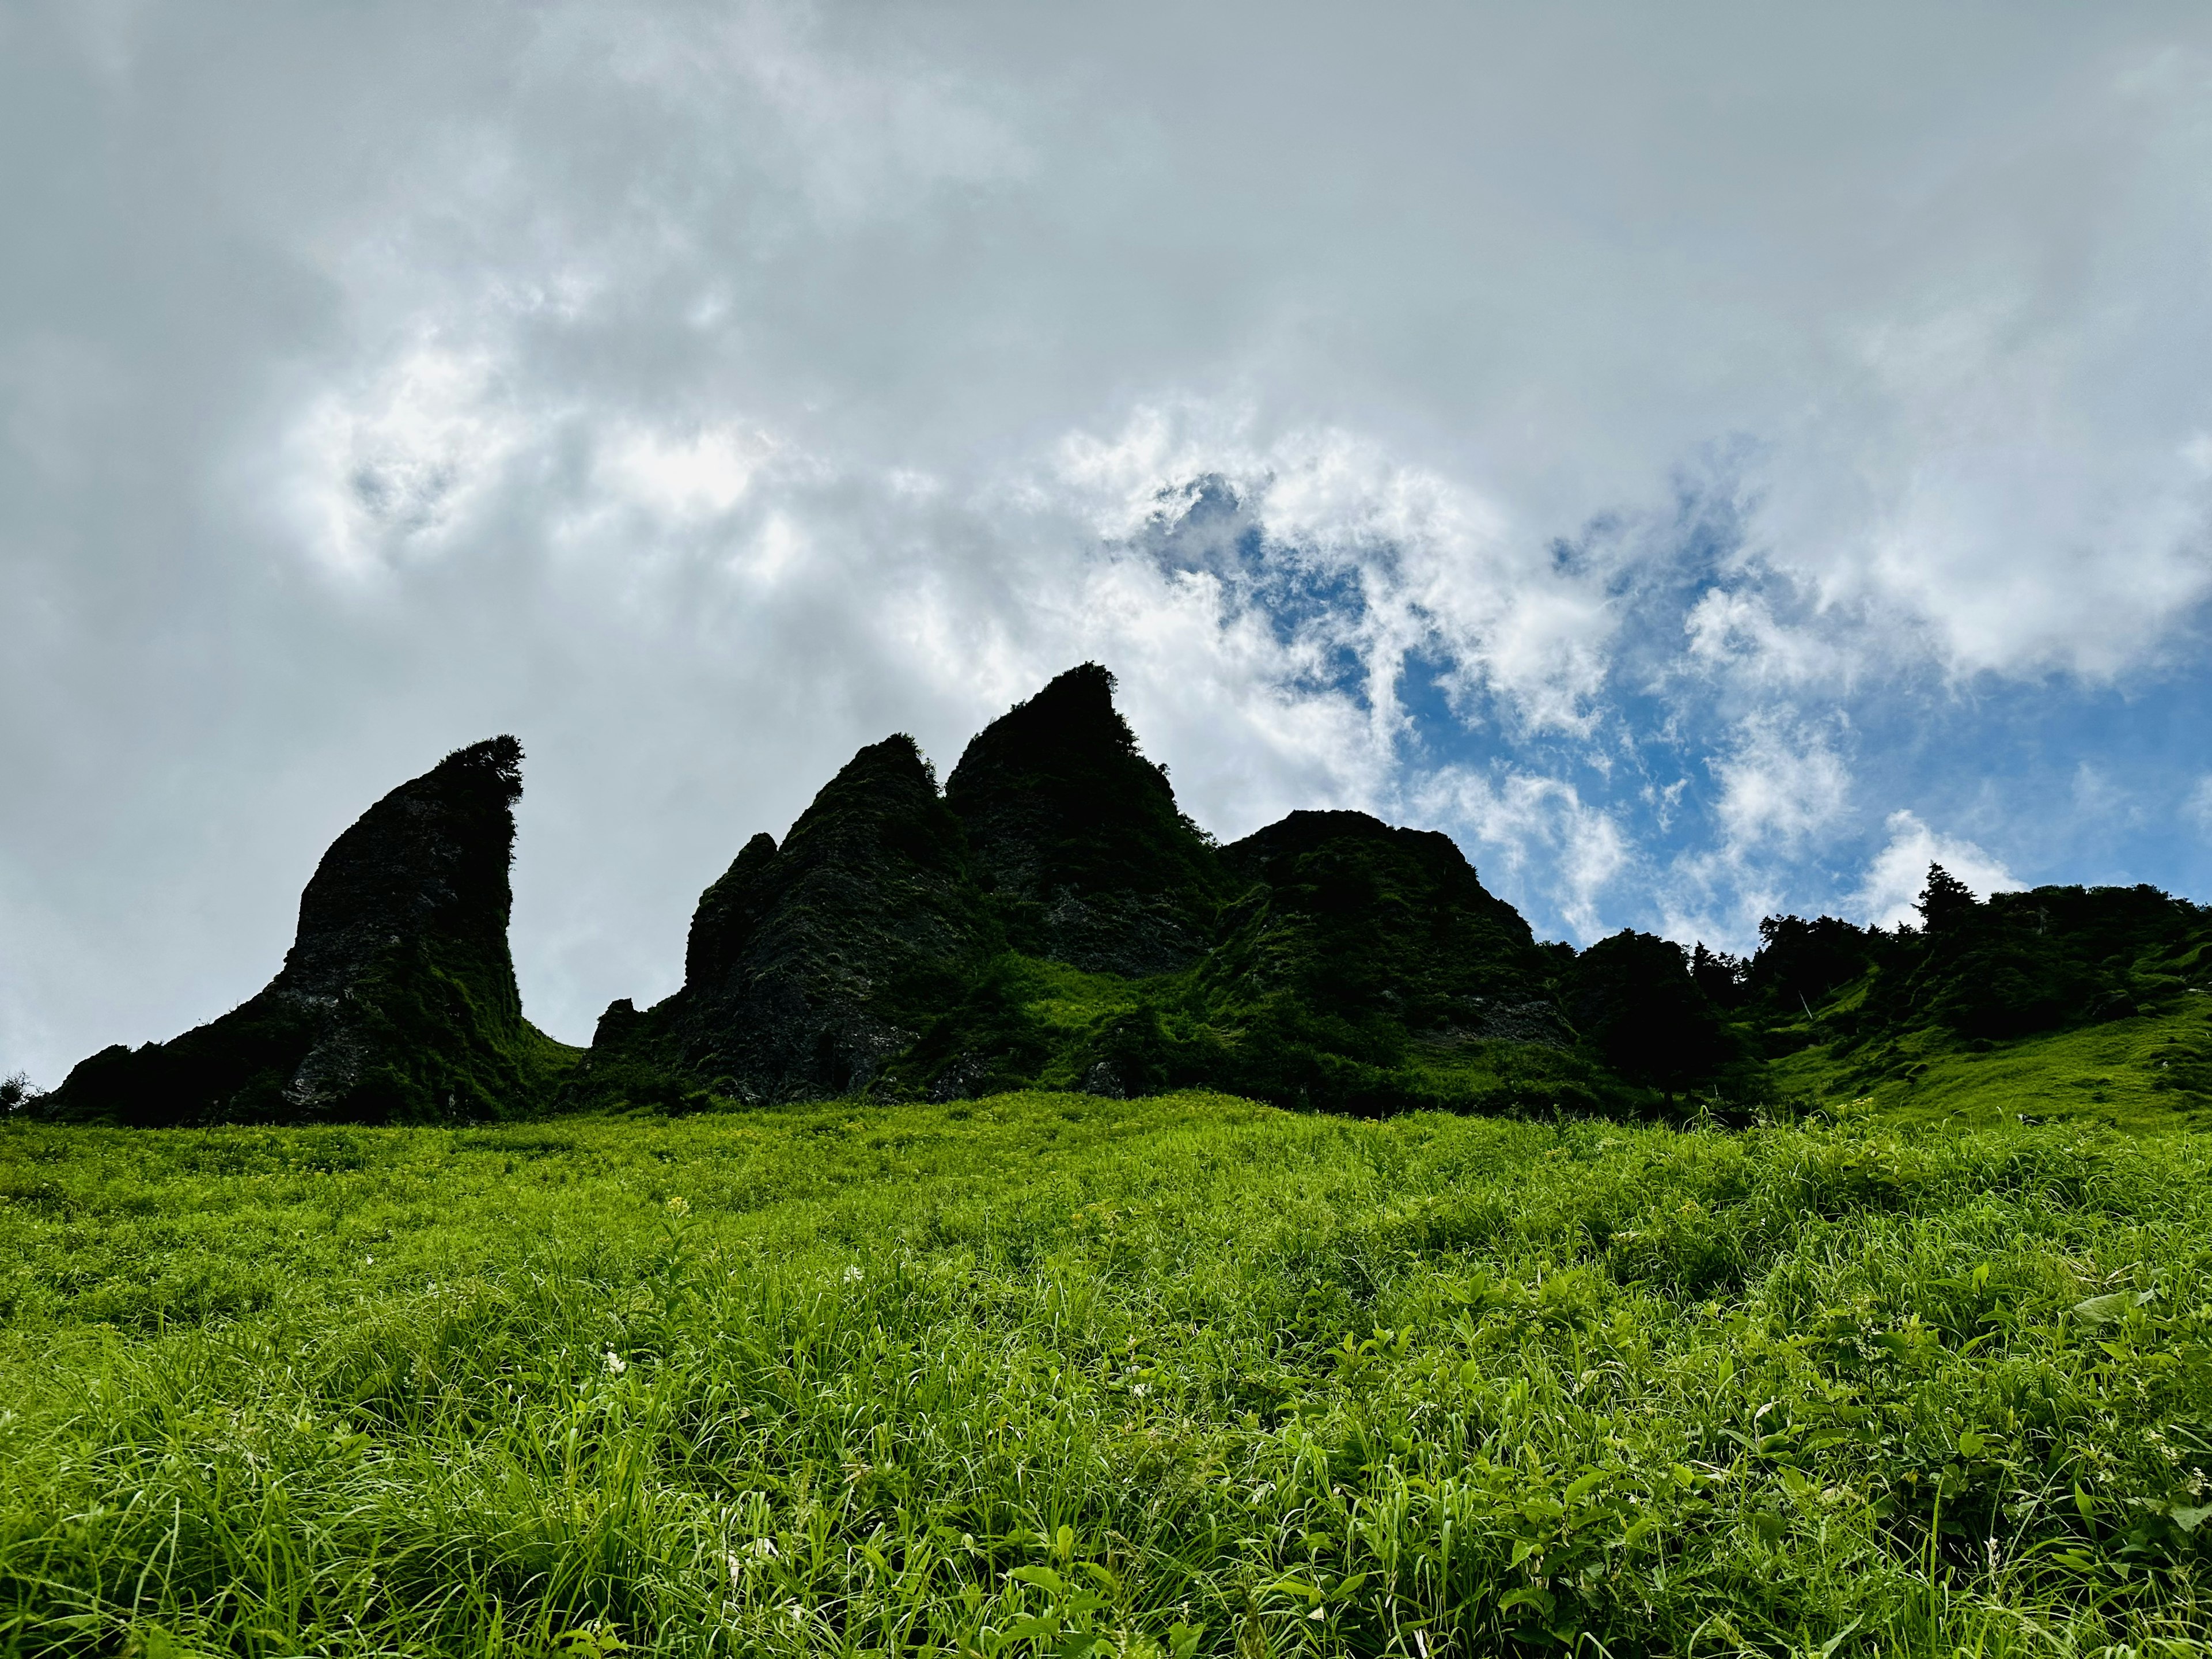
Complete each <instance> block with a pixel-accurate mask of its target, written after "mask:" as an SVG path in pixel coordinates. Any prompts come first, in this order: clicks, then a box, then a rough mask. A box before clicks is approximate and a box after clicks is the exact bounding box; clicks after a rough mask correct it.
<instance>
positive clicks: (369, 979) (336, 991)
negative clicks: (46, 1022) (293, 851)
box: [40, 737, 574, 1124]
mask: <svg viewBox="0 0 2212 1659" xmlns="http://www.w3.org/2000/svg"><path fill="white" fill-rule="evenodd" d="M521 793H522V745H521V744H519V743H518V742H516V741H515V739H514V738H511V737H500V738H489V739H488V740H486V741H485V742H483V743H478V744H471V745H470V746H469V747H468V748H465V749H459V750H454V751H453V753H452V754H450V755H448V756H447V757H446V758H445V759H444V760H442V761H441V762H440V763H438V764H437V765H436V766H435V767H434V768H432V769H430V770H429V771H428V772H426V773H425V774H423V775H422V776H421V777H419V778H416V779H415V780H413V781H411V782H408V783H404V784H402V785H400V786H399V787H398V788H397V789H394V790H393V791H392V793H390V794H388V795H386V796H385V797H384V799H381V800H380V801H378V802H377V803H376V805H374V806H372V807H370V808H369V809H368V811H366V812H364V813H363V814H362V817H361V818H360V820H359V821H358V822H356V823H355V824H354V825H353V827H352V828H351V829H348V830H347V831H346V832H345V833H344V834H343V835H342V836H339V837H338V838H337V841H335V842H332V843H331V848H330V850H329V851H328V852H327V853H325V854H324V855H323V859H322V862H321V863H320V864H319V865H318V866H316V869H315V873H314V876H313V878H312V879H311V880H310V881H309V882H308V883H307V890H306V891H305V892H304V893H302V894H301V898H300V925H299V930H298V933H297V934H296V936H295V939H294V942H293V945H292V949H291V951H289V954H288V955H287V956H286V957H285V959H284V966H283V969H282V971H280V972H279V973H278V974H277V975H276V978H275V979H274V980H273V981H270V984H269V986H268V987H267V988H266V989H264V991H262V992H261V993H260V994H258V995H257V996H255V997H253V998H252V1000H249V1001H247V1002H246V1003H245V1004H243V1005H242V1006H240V1007H238V1008H236V1009H234V1010H233V1011H232V1012H229V1013H228V1014H225V1015H223V1016H222V1018H220V1019H216V1020H214V1021H212V1022H210V1024H206V1025H203V1026H200V1027H198V1028H197V1029H196V1030H191V1031H187V1032H185V1034H184V1035H183V1036H179V1037H178V1038H176V1039H174V1040H173V1041H172V1042H162V1043H148V1044H146V1045H145V1046H144V1047H143V1048H137V1049H130V1048H122V1047H116V1048H106V1049H103V1050H102V1051H101V1052H100V1053H99V1054H94V1055H93V1056H92V1057H91V1058H90V1059H88V1060H85V1061H83V1062H82V1064H80V1065H79V1066H77V1067H76V1069H75V1070H74V1071H72V1072H71V1073H70V1075H69V1078H68V1079H67V1080H66V1081H64V1083H63V1085H62V1086H61V1087H60V1088H59V1089H58V1090H56V1091H54V1092H53V1093H52V1095H50V1096H48V1097H46V1098H45V1099H44V1100H43V1101H42V1102H41V1103H40V1105H41V1109H43V1110H44V1111H45V1112H46V1113H47V1114H49V1115H54V1116H58V1117H69V1118H106V1119H113V1120H116V1121H122V1122H127V1123H141V1124H155V1123H197V1122H210V1121H268V1122H301V1121H327V1120H348V1121H428V1120H435V1119H448V1118H450V1119H463V1118H484V1117H504V1116H515V1115H522V1114H525V1113H527V1112H530V1111H532V1110H535V1109H538V1107H540V1106H541V1105H542V1104H544V1100H545V1098H546V1096H547V1094H548V1092H549V1090H550V1085H551V1083H552V1080H553V1079H554V1077H555V1075H556V1073H558V1072H559V1071H561V1070H562V1069H563V1068H564V1066H566V1064H567V1063H568V1061H569V1060H572V1059H573V1056H574V1051H573V1050H568V1049H565V1048H562V1046H561V1045H560V1044H558V1043H556V1042H553V1041H552V1040H551V1039H550V1038H549V1037H547V1036H544V1034H543V1033H541V1032H539V1031H538V1030H535V1029H534V1028H533V1027H532V1026H531V1025H530V1024H529V1023H528V1022H527V1021H526V1020H525V1019H524V1018H523V1017H522V1001H521V998H520V994H518V993H517V991H516V988H515V982H514V966H513V959H512V958H511V957H510V956H509V954H508V951H507V919H508V914H509V912H510V911H511V909H512V908H513V894H512V890H511V889H510V887H509V884H508V878H507V871H508V866H509V864H510V862H511V861H512V860H513V849H514V803H515V801H516V799H518V798H520V795H521Z"/></svg>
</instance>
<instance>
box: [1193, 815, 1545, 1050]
mask: <svg viewBox="0 0 2212 1659" xmlns="http://www.w3.org/2000/svg"><path fill="white" fill-rule="evenodd" d="M1222 861H1223V863H1224V864H1225V866H1227V867H1228V868H1229V869H1230V870H1231V871H1232V872H1235V873H1236V874H1237V876H1239V877H1240V878H1243V879H1244V880H1245V881H1248V882H1250V883H1254V884H1256V886H1255V889H1254V890H1252V891H1251V892H1250V893H1249V894H1248V896H1246V897H1245V898H1244V899H1243V900H1241V901H1240V902H1239V903H1238V905H1237V913H1236V923H1237V925H1236V927H1235V928H1234V931H1233V932H1232V933H1231V935H1230V937H1229V938H1228V939H1226V940H1225V942H1224V944H1223V945H1222V947H1221V949H1220V950H1219V951H1217V952H1216V953H1215V955H1214V957H1213V958H1212V960H1210V961H1209V962H1208V963H1206V970H1205V975H1204V978H1205V979H1206V981H1207V983H1208V984H1209V986H1211V987H1218V989H1219V990H1220V991H1221V992H1223V993H1230V994H1234V995H1236V996H1237V997H1238V998H1240V999H1243V1000H1260V999H1264V998H1266V997H1268V996H1271V995H1275V994H1290V995H1291V996H1293V997H1295V998H1296V999H1297V1000H1298V1001H1299V1002H1300V1003H1301V1004H1302V1005H1303V1006H1305V1007H1307V1008H1309V1009H1311V1010H1313V1011H1315V1012H1319V1013H1322V1014H1327V1015H1331V1016H1334V1017H1337V1018H1344V1019H1348V1020H1352V1021H1354V1022H1358V1021H1368V1020H1374V1019H1382V1020H1385V1021H1388V1022H1389V1023H1390V1024H1394V1025H1396V1026H1398V1027H1401V1028H1402V1029H1403V1030H1405V1031H1406V1032H1407V1033H1409V1034H1413V1035H1418V1036H1428V1037H1431V1038H1432V1039H1437V1040H1442V1041H1444V1042H1451V1041H1471V1040H1474V1039H1476V1038H1497V1039H1500V1040H1504V1041H1510V1042H1547V1043H1553V1044H1561V1043H1565V1042H1571V1040H1572V1038H1571V1034H1570V1033H1569V1032H1568V1030H1567V1029H1566V1027H1565V1023H1564V1022H1563V1021H1562V1020H1561V1019H1560V1018H1559V1011H1558V1009H1557V1007H1556V1006H1553V1002H1552V1000H1551V998H1550V996H1549V994H1547V990H1546V986H1545V972H1544V963H1543V959H1542V957H1541V956H1540V955H1539V954H1538V952H1537V950H1536V946H1535V941H1534V938H1533V936H1532V935H1531V934H1530V933H1529V931H1528V923H1527V922H1526V921H1523V920H1522V916H1521V914H1520V912H1518V911H1517V910H1516V909H1514V908H1513V907H1512V906H1511V905H1510V904H1508V903H1506V902H1504V900H1503V899H1500V898H1498V897H1495V896H1492V894H1491V892H1490V891H1489V890H1487V889H1486V888H1485V887H1484V886H1483V884H1482V883H1481V881H1480V879H1479V878H1477V877H1476V875H1475V872H1474V866H1473V865H1471V864H1469V863H1468V861H1467V858H1466V855H1465V854H1462V852H1461V851H1460V849H1459V846H1458V843H1457V842H1454V841H1453V840H1452V839H1451V837H1450V836H1444V835H1439V834H1437V832H1436V831H1434V830H1429V829H1395V828H1393V827H1392V826H1390V825H1389V824H1386V823H1383V822H1382V821H1381V820H1379V819H1377V818H1374V817H1369V816H1368V815H1367V814H1366V813H1364V812H1305V811H1301V812H1293V813H1291V815H1290V816H1289V817H1285V818H1284V819H1282V820H1281V821H1280V822H1279V823H1271V824H1269V825H1268V826H1267V828H1266V829H1261V830H1258V831H1256V832H1255V833H1254V834H1252V835H1249V836H1246V837H1245V838H1244V839H1243V840H1242V841H1240V842H1234V843H1232V844H1231V845H1230V846H1228V847H1226V848H1223V849H1222Z"/></svg>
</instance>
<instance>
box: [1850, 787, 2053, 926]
mask: <svg viewBox="0 0 2212 1659" xmlns="http://www.w3.org/2000/svg"><path fill="white" fill-rule="evenodd" d="M1886 827H1887V829H1888V831H1889V843H1888V845H1887V846H1886V847H1884V848H1882V849H1881V852H1880V853H1878V854H1875V858H1874V861H1873V863H1872V864H1870V865H1869V866H1868V867H1867V873H1866V880H1865V881H1864V883H1863V884H1862V885H1861V886H1860V888H1859V890H1858V891H1857V893H1856V894H1854V895H1853V896H1852V902H1853V903H1854V904H1855V905H1856V906H1857V910H1858V914H1859V915H1861V916H1862V917H1863V918H1864V919H1865V921H1867V922H1868V924H1869V925H1870V926H1872V927H1896V926H1898V925H1899V923H1900V922H1913V923H1915V924H1916V925H1917V913H1916V912H1915V911H1914V909H1913V908H1912V907H1913V903H1914V902H1915V901H1916V900H1917V899H1918V898H1919V896H1920V895H1921V893H1922V892H1923V890H1925V889H1926V887H1927V885H1928V866H1929V865H1931V864H1940V865H1942V866H1943V867H1944V868H1945V869H1946V870H1948V871H1949V872H1951V873H1952V874H1953V875H1954V876H1956V877H1957V878H1959V879H1960V881H1963V882H1964V883H1966V885H1967V886H1969V887H1971V888H1972V889H1973V891H1974V896H1976V897H1977V898H1987V897H1988V896H1990V894H1991V893H1993V892H1997V891H2010V890H2017V889H2019V888H2021V887H2024V886H2026V885H2027V884H2026V883H2025V882H2023V881H2021V880H2020V879H2019V878H2016V877H2015V875H2014V874H2013V873H2012V872H2011V871H2009V870H2008V869H2006V868H2005V866H2004V864H2003V862H2002V860H1998V859H1996V858H1995V857H1992V856H1991V855H1990V854H1988V853H1986V852H1984V850H1983V849H1982V848H1980V847H1978V846H1977V845H1975V843H1973V842H1971V841H1964V840H1960V839H1959V838H1957V837H1955V836H1942V835H1938V834H1937V833H1936V831H1935V830H1933V829H1929V827H1928V826H1927V825H1926V824H1924V823H1922V822H1921V821H1920V819H1919V818H1918V817H1917V816H1915V815H1914V814H1913V813H1911V812H1909V811H1902V810H1900V811H1895V812H1892V813H1891V814H1890V815H1889V818H1888V821H1887V826H1886Z"/></svg>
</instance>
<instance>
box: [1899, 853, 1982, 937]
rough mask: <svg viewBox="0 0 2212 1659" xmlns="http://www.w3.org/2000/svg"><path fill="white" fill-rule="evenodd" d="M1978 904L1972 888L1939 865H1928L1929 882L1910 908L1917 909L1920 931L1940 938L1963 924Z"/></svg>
mask: <svg viewBox="0 0 2212 1659" xmlns="http://www.w3.org/2000/svg"><path fill="white" fill-rule="evenodd" d="M1979 907H1980V901H1979V900H1978V899H1977V898H1975V896H1974V890H1973V889H1972V888H1971V887H1969V886H1967V885H1966V883H1965V882H1963V881H1960V879H1959V878H1957V877H1956V876H1954V875H1953V874H1952V873H1951V872H1949V871H1948V870H1946V869H1945V868H1944V867H1943V866H1942V865H1940V864H1931V865H1929V866H1928V885H1927V886H1926V887H1925V888H1924V889H1923V890H1922V891H1921V894H1920V897H1919V899H1918V901H1917V902H1916V903H1915V904H1914V905H1913V907H1912V908H1914V909H1916V910H1917V911H1919V912H1920V926H1921V929H1922V931H1923V932H1924V933H1927V934H1928V935H1929V937H1931V938H1937V937H1941V936H1942V935H1943V934H1945V933H1950V932H1952V931H1953V930H1954V929H1956V928H1958V927H1962V926H1964V925H1965V924H1966V922H1967V921H1968V919H1969V918H1970V917H1972V915H1973V914H1974V912H1975V910H1976V909H1978V908H1979Z"/></svg>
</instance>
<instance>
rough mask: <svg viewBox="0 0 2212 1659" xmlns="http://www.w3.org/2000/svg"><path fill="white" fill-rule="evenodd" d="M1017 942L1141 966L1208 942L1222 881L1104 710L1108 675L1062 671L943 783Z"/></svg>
mask: <svg viewBox="0 0 2212 1659" xmlns="http://www.w3.org/2000/svg"><path fill="white" fill-rule="evenodd" d="M945 800H946V802H947V804H948V805H950V806H951V809H952V810H953V811H954V812H956V813H957V814H958V816H959V817H960V820H961V822H962V823H963V824H964V825H965V826H966V828H967V831H968V839H969V845H970V846H971V847H972V848H973V849H974V852H975V860H976V865H977V868H978V870H979V872H981V877H982V878H983V880H984V882H985V884H986V885H987V887H988V888H989V889H990V890H991V891H992V893H993V895H994V899H995V900H996V902H998V904H999V906H1000V909H1001V911H1002V913H1003V914H1004V915H1006V921H1007V926H1008V928H1009V931H1010V933H1011V934H1012V938H1013V939H1014V942H1015V943H1016V944H1017V945H1018V946H1019V947H1020V948H1022V949H1024V950H1027V951H1030V952H1032V953H1034V954H1037V955H1042V956H1048V957H1054V958H1056V959H1058V960H1060V961H1064V962H1068V963H1073V964H1074V965H1076V966H1078V967H1081V968H1089V969H1097V970H1101V971H1108V972H1115V973H1122V974H1132V975H1144V974H1152V973H1159V972H1162V971H1164V970H1166V969H1173V968H1178V967H1182V966H1183V965H1185V964H1186V963H1189V962H1191V961H1194V960H1195V959H1196V958H1197V957H1198V956H1199V955H1200V953H1202V952H1203V951H1205V949H1206V946H1207V945H1208V944H1209V943H1211V939H1212V924H1213V908H1214V906H1215V904H1216V903H1217V902H1218V899H1219V897H1220V896H1221V892H1222V887H1223V877H1222V872H1221V871H1220V869H1219V866H1218V864H1217V862H1216V860H1215V859H1214V856H1213V852H1212V848H1211V847H1210V846H1209V845H1208V844H1207V842H1206V839H1205V837H1204V836H1202V835H1201V834H1200V832H1199V831H1198V829H1196V828H1195V827H1194V825H1193V824H1192V823H1190V822H1189V820H1188V819H1187V818H1185V817H1183V816H1182V813H1181V812H1180V811H1177V810H1176V799H1175V791H1174V790H1173V789H1172V788H1171V787H1170V786H1169V783H1168V778H1167V774H1166V772H1165V771H1164V770H1163V769H1161V768H1159V767H1158V766H1156V765H1154V764H1153V763H1152V762H1151V761H1148V760H1146V758H1145V757H1144V756H1143V754H1142V753H1141V752H1139V750H1138V748H1137V740H1136V737H1135V734H1134V733H1133V732H1131V731H1130V730H1129V725H1128V722H1127V720H1123V719H1122V718H1121V711H1120V710H1118V709H1117V708H1115V706H1114V677H1113V676H1112V675H1111V674H1109V672H1107V671H1106V670H1105V669H1104V668H1103V667H1101V666H1100V665H1098V664H1097V663H1084V664H1082V665H1079V666H1077V667H1074V668H1071V669H1069V670H1068V671H1066V673H1064V674H1062V675H1060V677H1059V678H1057V679H1055V680H1054V681H1053V682H1052V683H1051V684H1049V685H1048V686H1046V687H1045V688H1044V690H1042V691H1040V692H1038V693H1037V695H1036V696H1034V697H1032V698H1030V700H1029V701H1028V702H1023V703H1018V704H1016V705H1015V706H1014V708H1012V709H1011V710H1009V711H1008V712H1007V713H1006V714H1003V715H1001V716H1000V718H999V719H998V720H994V721H993V722H992V723H991V724H990V725H989V726H986V727H985V728H984V729H983V730H982V731H981V732H979V733H978V734H977V735H976V737H975V740H974V741H973V742H971V743H970V744H969V745H968V748H967V751H966V752H965V753H964V754H963V755H962V756H961V757H960V763H959V765H958V766H957V767H955V768H954V769H953V772H952V775H951V778H950V779H949V780H948V781H947V782H946V786H945Z"/></svg>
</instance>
